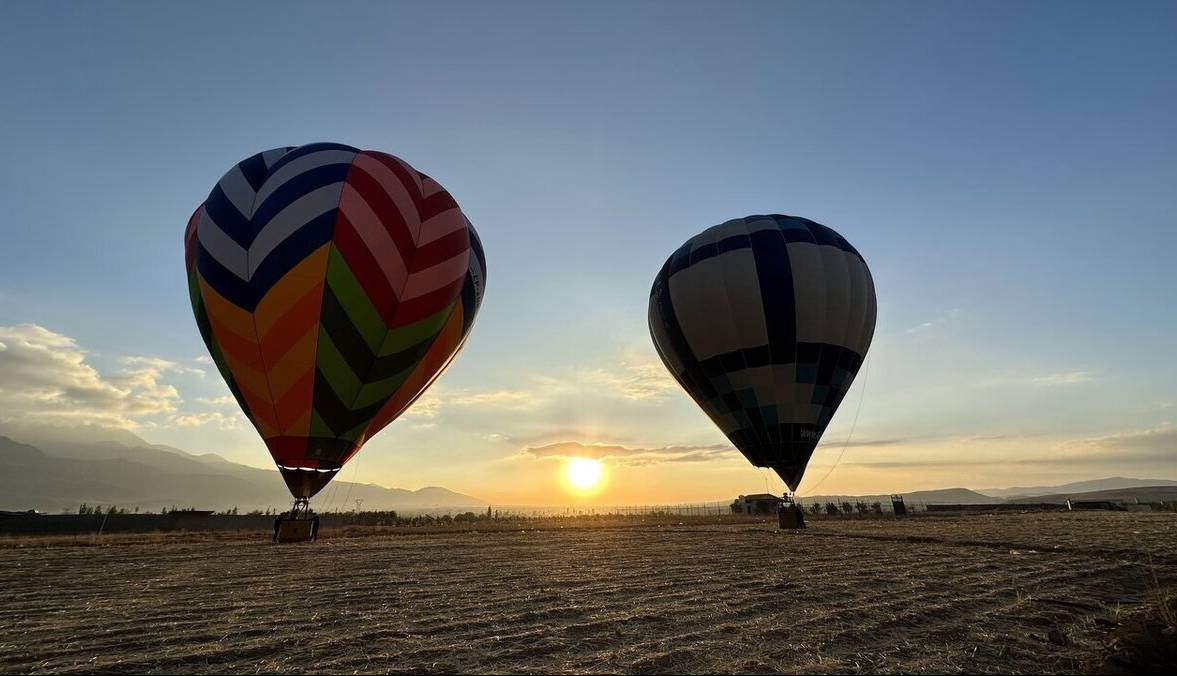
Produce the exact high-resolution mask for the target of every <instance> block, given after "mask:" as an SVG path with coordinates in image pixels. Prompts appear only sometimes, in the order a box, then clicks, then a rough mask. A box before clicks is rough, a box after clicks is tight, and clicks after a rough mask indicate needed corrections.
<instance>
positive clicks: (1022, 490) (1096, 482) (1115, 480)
mask: <svg viewBox="0 0 1177 676" xmlns="http://www.w3.org/2000/svg"><path fill="white" fill-rule="evenodd" d="M1145 486H1177V481H1173V480H1170V479H1129V478H1127V477H1122V476H1114V477H1108V478H1106V479H1092V480H1090V481H1075V482H1073V483H1069V484H1060V485H1057V486H1019V487H1016V488H984V489H981V490H980V491H979V492H981V493H984V494H985V495H992V496H993V497H995V498H1018V497H1027V496H1032V495H1052V494H1055V493H1086V492H1090V491H1110V490H1117V489H1120V488H1137V487H1145Z"/></svg>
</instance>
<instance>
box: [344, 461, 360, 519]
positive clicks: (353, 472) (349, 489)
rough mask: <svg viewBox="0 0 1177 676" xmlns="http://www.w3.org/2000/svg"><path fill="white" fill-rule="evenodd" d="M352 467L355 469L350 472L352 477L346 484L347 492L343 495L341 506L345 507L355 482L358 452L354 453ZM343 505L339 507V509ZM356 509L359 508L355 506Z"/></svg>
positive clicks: (358, 468)
mask: <svg viewBox="0 0 1177 676" xmlns="http://www.w3.org/2000/svg"><path fill="white" fill-rule="evenodd" d="M352 467H354V468H355V469H353V470H352V472H351V478H352V480H351V482H350V483H348V484H347V494H346V495H345V496H344V497H343V507H346V506H347V501H348V500H351V489H352V486H355V485H356V482H355V479H356V474H357V473H358V472H359V471H360V457H359V454H356V458H355V462H353V463H352ZM343 507H341V509H342V508H343ZM356 511H357V512H358V511H360V510H359V509H358V508H357V509H356Z"/></svg>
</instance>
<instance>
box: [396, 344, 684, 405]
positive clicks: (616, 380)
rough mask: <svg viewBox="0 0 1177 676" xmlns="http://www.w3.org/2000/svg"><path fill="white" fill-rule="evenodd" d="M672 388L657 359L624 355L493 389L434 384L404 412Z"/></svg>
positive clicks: (634, 396)
mask: <svg viewBox="0 0 1177 676" xmlns="http://www.w3.org/2000/svg"><path fill="white" fill-rule="evenodd" d="M677 393H678V384H677V383H676V382H675V381H674V379H672V378H671V377H670V374H669V373H668V372H667V371H666V369H665V368H664V367H663V366H662V364H661V363H659V362H656V361H652V360H650V359H644V358H641V357H636V356H635V357H627V358H624V359H622V360H621V362H620V365H619V366H618V367H617V368H614V369H608V368H581V367H570V368H567V369H563V370H562V371H560V372H558V373H555V374H538V375H532V376H530V377H529V378H527V380H526V386H524V387H518V388H500V389H495V390H482V391H478V390H471V389H445V388H434V389H431V390H429V391H428V392H426V393H425V394H424V395H422V397H421V398H420V399H419V400H417V402H415V403H414V404H413V406H412V407H411V408H410V409H409V410H408V411H407V412H406V414H405V415H406V416H416V417H421V418H435V417H437V416H438V415H440V414H441V413H443V412H444V411H446V410H448V409H450V408H465V409H482V410H485V411H488V412H490V411H493V412H496V413H500V414H503V413H515V412H527V413H528V414H529V415H531V416H533V417H534V416H535V415H536V411H537V410H538V409H542V408H545V407H547V408H554V407H559V406H562V405H564V406H567V405H569V404H572V405H574V406H576V407H578V408H579V407H581V406H583V404H584V401H585V400H586V399H604V400H615V401H618V402H658V401H661V400H663V399H665V398H667V397H668V396H670V395H672V394H677Z"/></svg>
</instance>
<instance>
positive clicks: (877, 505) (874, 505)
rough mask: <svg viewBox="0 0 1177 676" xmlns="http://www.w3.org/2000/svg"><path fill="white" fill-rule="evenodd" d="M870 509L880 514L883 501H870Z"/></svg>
mask: <svg viewBox="0 0 1177 676" xmlns="http://www.w3.org/2000/svg"><path fill="white" fill-rule="evenodd" d="M870 511H871V512H873V513H875V514H882V513H883V503H881V502H874V503H871V506H870Z"/></svg>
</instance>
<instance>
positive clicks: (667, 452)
mask: <svg viewBox="0 0 1177 676" xmlns="http://www.w3.org/2000/svg"><path fill="white" fill-rule="evenodd" d="M520 452H521V453H522V454H524V455H529V456H531V457H533V458H539V459H551V458H555V459H567V458H592V459H594V460H604V461H608V462H612V463H614V464H618V465H652V464H657V463H664V462H708V461H711V460H721V459H725V458H729V457H731V456H732V454H733V453H734V452H735V449H734V448H732V447H731V446H728V445H725V444H715V445H711V446H661V447H657V448H629V447H627V446H617V445H609V444H584V443H581V442H579V441H560V442H556V443H552V444H546V445H544V446H533V447H528V448H524V449H522V450H521V451H520Z"/></svg>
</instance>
